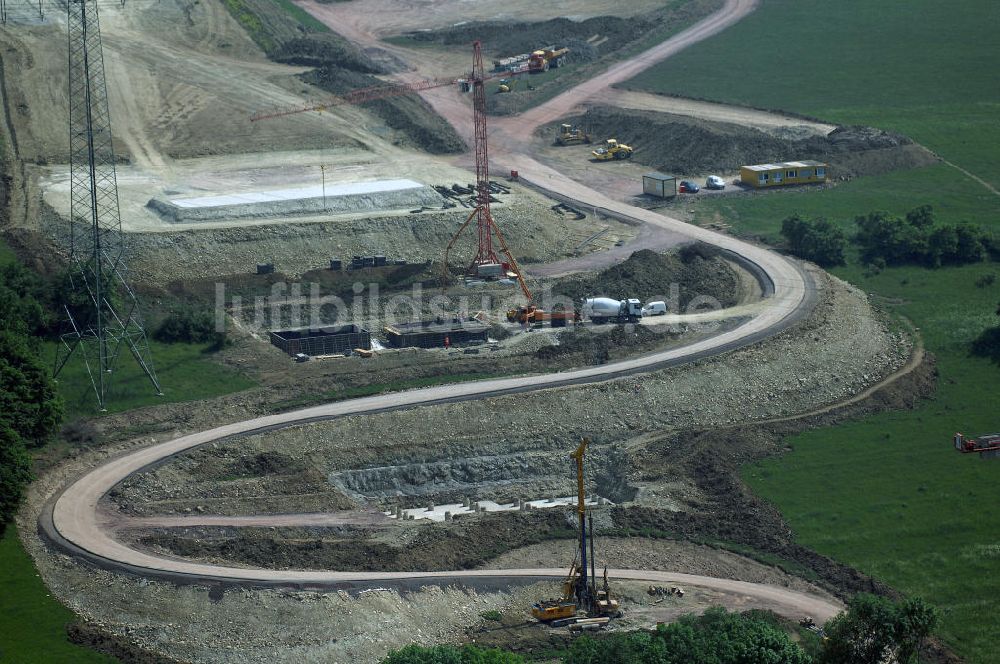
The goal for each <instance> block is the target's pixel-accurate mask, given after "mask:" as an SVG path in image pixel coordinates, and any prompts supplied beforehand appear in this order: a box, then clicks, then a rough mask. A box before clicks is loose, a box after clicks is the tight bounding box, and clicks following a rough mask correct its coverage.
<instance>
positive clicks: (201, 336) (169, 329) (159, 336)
mask: <svg viewBox="0 0 1000 664" xmlns="http://www.w3.org/2000/svg"><path fill="white" fill-rule="evenodd" d="M153 338H154V339H156V340H157V341H162V342H164V343H168V344H170V343H178V342H182V343H189V344H203V343H209V344H211V349H213V350H218V349H219V348H222V347H223V346H224V345H225V344H226V333H225V331H223V330H218V329H216V326H215V317H214V316H213V315H212V312H211V311H209V310H205V309H193V308H186V309H180V310H178V311H174V312H171V313H170V314H169V315H168V316H167V317H166V318H164V319H163V322H161V323H160V325H159V327H157V328H156V331H155V332H154V333H153Z"/></svg>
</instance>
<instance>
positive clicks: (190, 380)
mask: <svg viewBox="0 0 1000 664" xmlns="http://www.w3.org/2000/svg"><path fill="white" fill-rule="evenodd" d="M56 346H57V344H55V343H47V344H45V346H44V356H43V357H44V358H45V361H47V362H52V361H53V360H54V358H55V352H56ZM207 346H208V344H181V343H178V344H162V343H157V342H155V341H152V342H150V351H151V352H152V354H153V366H154V369H155V371H156V376H157V378H158V379H159V382H160V386H161V387H162V388H163V396H162V397H160V396H156V394H155V392H154V390H153V388H152V385H151V384H150V383H149V380H148V379H147V378H146V375H145V374H144V373H143V372H142V370H141V369H140V368H139V365H138V364H136V362H135V360H134V359H133V358H132V356H131V354H129V353H128V350H127V349H125V348H123V349H122V354H121V356H120V358H119V369H118V370H117V371H116V373H115V374H114V375H113V377H112V383H111V391H110V396H109V400H108V404H107V409H108V412H112V413H114V412H121V411H125V410H131V409H133V408H139V407H141V406H149V405H152V404H159V403H170V402H174V401H196V400H198V399H208V398H211V397H216V396H219V395H222V394H229V393H230V392H238V391H240V390H244V389H247V388H249V387H253V386H254V385H255V383H254V382H252V381H251V380H249V379H247V378H245V377H244V376H242V375H240V374H239V373H237V372H235V371H233V370H231V369H228V368H226V367H224V366H222V365H221V364H218V363H216V362H213V361H212V360H211V358H210V356H209V355H208V354H206V352H205V349H206V348H207ZM58 387H59V394H60V395H62V397H63V399H64V400H65V401H66V418H67V420H70V419H73V418H75V417H91V416H94V415H96V414H97V412H96V411H97V401H96V398H95V396H94V391H93V387H92V385H91V382H90V378H89V377H88V375H87V369H86V367H85V366H84V363H83V361H82V358H80V357H78V356H76V355H74V356H73V357H72V358H70V361H69V362H68V363H67V365H66V367H65V368H64V369H63V370H62V372H61V373H60V374H59V386H58Z"/></svg>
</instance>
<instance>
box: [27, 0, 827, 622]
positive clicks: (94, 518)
mask: <svg viewBox="0 0 1000 664" xmlns="http://www.w3.org/2000/svg"><path fill="white" fill-rule="evenodd" d="M352 4H354V3H352ZM755 4H756V3H755V2H751V1H750V0H732V1H731V2H729V3H727V5H726V7H725V9H724V10H723V11H721V12H719V13H718V14H717V15H715V16H713V17H710V18H709V19H706V20H705V21H703V22H702V23H700V24H698V25H696V26H694V27H693V28H691V29H690V30H688V31H685V32H684V33H681V34H680V35H678V36H677V37H675V38H674V39H671V40H668V41H667V42H665V43H664V44H661V45H659V46H657V47H655V48H653V49H651V51H650V52H648V53H647V54H646V55H644V56H641V57H640V58H638V59H636V60H633V61H630V62H629V63H625V66H619V67H615V68H612V69H613V71H612V70H609V73H608V74H607V75H605V76H603V77H601V79H600V81H601V82H600V83H599V84H596V83H594V82H590V84H589V85H588V84H584V88H583V89H582V90H580V92H579V93H577V94H576V95H574V94H573V93H572V91H570V92H569V93H566V94H564V95H561V96H560V97H557V98H556V99H554V100H553V102H551V103H550V104H548V105H546V106H545V107H541V108H540V109H536V111H534V112H533V114H532V119H531V122H534V123H536V124H535V125H534V126H537V124H538V123H541V122H545V121H547V120H546V119H545V118H547V117H557V116H558V115H559V114H560V113H561V112H564V111H562V110H560V109H564V108H570V107H572V105H574V104H576V103H578V101H579V100H580V99H586V98H589V97H590V96H592V95H593V94H595V93H596V92H598V91H599V90H601V89H603V88H605V87H606V86H608V85H611V84H612V83H613V82H616V81H618V80H623V79H624V78H627V77H629V76H631V75H633V74H634V73H636V72H638V71H640V70H641V68H642V67H644V66H648V65H649V64H652V63H654V62H658V61H660V60H662V59H663V58H666V57H668V56H669V55H670V54H672V53H675V52H677V51H678V50H680V49H681V48H683V47H685V46H687V45H689V44H691V43H694V42H696V41H698V40H699V39H703V38H705V37H707V36H710V35H712V34H715V32H718V31H719V30H721V29H723V28H724V27H726V26H727V25H730V24H731V23H733V22H735V21H736V20H738V19H739V18H740V17H742V16H743V15H745V14H746V13H747V12H748V11H750V10H752V9H753V7H754V6H755ZM313 7H316V6H314V5H309V6H308V8H310V9H312V8H313ZM522 126H523V124H522ZM505 156H506V158H508V159H511V160H513V161H514V162H515V163H516V164H517V165H518V167H520V168H524V166H521V164H525V165H526V166H527V167H528V169H530V171H531V177H532V178H538V179H539V180H544V182H545V186H546V187H547V188H550V189H552V190H553V191H556V192H558V193H559V195H561V196H564V197H568V198H571V199H573V200H576V201H578V202H582V203H585V204H587V205H595V206H596V205H601V206H611V208H613V209H614V211H615V212H616V213H618V214H621V215H624V216H629V217H630V218H631V219H633V220H634V221H636V222H639V223H644V224H649V225H653V226H658V227H660V228H663V229H667V230H669V231H672V232H677V233H681V234H684V235H688V236H692V237H695V238H697V239H703V240H705V241H707V242H711V243H713V244H716V245H718V246H720V247H723V248H725V249H729V250H731V251H734V252H735V253H737V254H740V255H742V256H743V257H744V258H745V259H746V260H748V261H750V262H752V263H754V264H756V265H757V266H758V267H759V268H760V270H761V271H762V272H763V273H764V275H766V276H765V279H766V280H769V281H770V282H771V284H773V294H772V295H771V297H770V298H769V299H768V305H769V306H768V307H767V308H766V310H764V311H763V312H762V313H761V315H759V316H757V317H755V318H753V319H752V320H750V321H749V322H747V323H746V324H744V325H742V326H740V327H738V328H736V329H734V330H731V331H729V332H726V333H723V334H720V335H717V336H715V337H712V338H708V339H703V340H700V341H698V342H695V343H693V344H689V345H687V346H684V347H681V348H674V349H670V350H667V351H662V352H659V353H655V354H652V355H650V356H647V357H642V358H633V359H629V360H623V361H621V362H616V363H613V364H607V365H603V366H597V367H588V368H585V369H576V370H572V371H566V372H562V373H558V374H547V375H539V376H531V377H528V378H524V377H519V378H505V379H497V380H488V381H479V382H474V383H462V384H455V385H444V386H438V387H431V388H426V389H421V390H413V391H409V392H401V393H391V394H383V395H377V396H373V397H367V398H362V399H353V400H349V401H342V402H337V403H332V404H325V405H322V406H317V407H314V408H308V409H304V410H300V411H294V412H289V413H282V414H279V415H272V416H268V417H262V418H256V419H252V420H247V421H243V422H237V423H234V424H230V425H226V426H222V427H218V428H216V429H212V430H209V431H202V432H199V433H195V434H191V435H187V436H182V437H180V438H176V439H174V440H170V441H167V442H164V443H160V444H156V445H152V446H150V447H147V448H144V449H140V450H138V451H135V452H131V453H129V454H126V455H124V456H121V457H118V458H116V459H113V460H111V461H110V462H108V463H106V464H104V465H102V466H100V467H98V468H95V469H93V470H91V471H90V472H89V473H87V474H85V475H84V476H83V477H81V478H79V479H78V480H77V481H75V482H73V483H72V484H71V485H70V486H68V487H67V488H66V489H65V490H64V491H63V492H62V493H61V494H60V495H59V496H57V498H56V499H55V501H54V502H53V504H51V505H50V507H51V510H46V512H45V514H43V516H42V519H41V526H42V528H43V530H44V531H45V532H46V534H47V536H48V537H49V538H50V539H51V540H53V541H55V542H56V543H58V544H60V545H61V546H62V547H63V548H64V549H66V550H69V551H71V552H73V553H75V554H77V555H80V556H82V557H84V558H87V559H89V560H91V561H94V562H96V563H97V564H100V565H103V566H106V567H109V568H112V569H119V570H128V571H131V572H134V573H138V574H141V575H148V576H157V577H161V578H166V579H172V580H189V581H205V580H217V581H225V582H233V583H245V584H249V585H269V584H317V585H326V586H329V585H336V584H367V583H392V582H395V583H405V582H408V581H414V580H419V581H426V582H446V581H449V580H451V581H465V582H475V580H476V579H480V580H485V579H489V578H493V579H497V578H506V579H511V578H515V577H519V578H525V577H527V578H562V577H563V576H564V574H565V571H564V570H562V569H507V570H460V571H446V572H436V573H430V572H381V573H362V572H334V571H300V570H293V571H280V570H272V569H254V568H242V567H227V566H222V565H212V564H207V563H198V562H192V561H185V560H177V559H173V558H166V557H161V556H157V555H153V554H150V553H147V552H143V551H138V550H136V549H133V548H130V547H129V546H127V545H125V544H123V543H122V542H119V541H117V540H116V539H115V538H114V537H113V535H112V534H111V533H110V532H109V530H108V527H107V526H108V524H107V523H106V517H104V516H102V514H101V512H100V510H99V507H98V504H99V502H100V500H101V498H102V497H103V496H104V495H105V494H106V493H107V492H108V491H110V490H111V489H112V488H113V487H114V486H115V485H117V484H118V483H119V482H120V481H122V480H123V479H124V478H126V477H128V476H129V475H131V474H133V473H136V472H140V471H142V470H144V469H146V468H149V467H150V466H152V465H155V464H157V463H161V462H162V461H164V460H165V459H168V458H169V457H171V456H173V455H175V454H178V453H180V452H183V451H185V450H189V449H192V448H194V447H197V446H200V445H203V444H205V443H208V442H211V441H215V440H219V439H222V438H228V437H232V436H240V435H246V434H249V433H253V432H263V431H269V430H274V429H277V428H281V427H287V426H293V425H296V424H302V423H307V422H314V421H318V420H325V419H332V418H337V417H344V416H347V415H358V414H364V413H376V412H384V411H387V410H396V409H400V408H415V407H419V406H422V405H429V404H439V403H448V402H454V401H466V400H473V399H486V398H489V397H491V396H497V395H503V394H509V393H513V392H523V391H531V390H542V389H552V388H557V387H564V386H571V385H576V384H582V383H589V382H599V381H605V380H609V379H613V378H616V377H620V376H625V375H630V374H638V373H644V372H649V371H653V370H656V369H661V368H663V367H666V366H673V365H676V364H680V363H686V362H690V361H692V360H694V359H697V358H700V357H705V356H708V355H714V354H717V353H720V352H725V351H727V350H731V349H733V348H736V347H740V346H744V345H747V344H751V343H754V342H756V341H758V340H760V339H762V338H766V337H769V336H772V335H773V334H776V333H777V332H779V331H781V330H783V329H786V328H787V327H789V326H790V325H792V324H794V323H795V322H797V321H798V320H800V319H801V318H802V317H803V316H804V315H805V314H806V313H807V312H808V311H809V310H810V309H811V305H812V296H813V292H812V288H811V284H810V282H809V281H808V278H807V277H806V276H805V275H804V273H803V272H801V271H800V269H799V268H798V267H797V266H795V265H794V264H792V263H791V262H790V261H788V260H787V259H785V258H784V257H781V256H779V255H777V254H774V253H772V252H770V251H768V250H766V249H763V248H761V247H757V246H754V245H750V244H748V243H744V242H741V241H738V240H735V239H733V238H729V237H726V236H722V235H719V234H716V233H712V232H710V231H706V230H703V229H696V228H692V227H689V226H687V225H686V224H684V223H683V222H680V221H678V220H674V219H669V218H667V217H662V216H660V215H657V214H655V213H652V212H649V211H645V210H640V209H637V208H632V207H630V206H626V205H624V204H621V203H619V202H617V201H612V200H611V199H609V198H607V197H605V196H603V195H601V194H599V193H598V192H593V191H591V190H588V189H587V188H586V187H583V186H582V185H579V184H578V183H575V182H571V181H569V180H568V178H565V177H564V176H562V175H561V174H559V173H557V172H555V171H551V169H549V171H548V173H546V171H545V170H544V167H542V166H541V165H540V164H539V165H532V163H531V162H533V160H531V159H530V158H528V157H524V156H523V155H520V154H517V153H516V152H514V151H512V150H511V151H508V152H507V153H506V154H505ZM535 163H537V162H535ZM545 175H547V176H548V178H547V179H545V178H544V177H543V176H545ZM608 573H609V576H611V577H613V578H616V579H631V580H640V581H646V582H654V583H660V584H671V583H681V584H686V585H689V586H700V587H705V588H714V589H719V590H725V591H728V592H736V593H739V594H743V595H745V596H747V597H749V598H753V599H755V600H758V601H760V602H761V603H766V604H768V605H769V606H772V607H776V608H777V610H779V611H780V612H781V613H783V614H785V615H788V616H792V617H795V616H801V615H803V614H808V615H813V616H815V617H817V618H819V619H821V620H826V619H828V618H830V617H832V616H833V615H834V614H836V613H837V612H838V611H839V610H840V608H841V607H839V606H838V605H836V604H834V603H832V602H830V601H828V600H826V599H822V598H818V597H815V596H813V595H809V594H806V593H802V592H797V591H792V590H789V589H787V588H781V587H774V586H768V585H762V584H750V583H744V582H739V581H732V580H727V579H716V578H711V577H704V576H690V575H683V574H672V573H667V572H656V571H646V570H621V569H619V570H609V572H608Z"/></svg>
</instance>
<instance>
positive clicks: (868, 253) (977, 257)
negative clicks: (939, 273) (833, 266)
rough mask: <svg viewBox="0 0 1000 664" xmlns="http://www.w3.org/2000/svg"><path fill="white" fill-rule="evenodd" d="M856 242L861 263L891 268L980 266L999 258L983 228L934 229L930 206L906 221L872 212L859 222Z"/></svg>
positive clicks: (914, 211)
mask: <svg viewBox="0 0 1000 664" xmlns="http://www.w3.org/2000/svg"><path fill="white" fill-rule="evenodd" d="M855 224H856V225H857V227H858V231H857V234H856V235H855V236H854V242H855V243H857V244H858V246H859V247H860V249H861V260H862V261H863V262H864V263H865V264H872V263H874V262H875V261H876V260H878V259H881V260H883V261H885V263H886V264H887V265H905V264H919V265H927V266H928V267H940V266H942V265H965V264H968V263H978V262H980V261H982V260H983V259H984V258H986V257H987V254H989V255H990V256H991V257H992V256H993V255H994V254H995V242H994V240H992V239H991V238H990V237H989V236H987V234H986V232H985V231H983V229H981V228H980V227H979V226H975V225H973V224H966V223H963V224H958V225H956V226H938V227H934V215H933V211H932V210H931V207H930V206H929V205H923V206H920V207H918V208H914V209H913V210H910V212H908V213H907V215H906V218H905V219H900V218H899V217H892V216H890V215H889V214H888V213H887V212H872V213H870V214H868V215H866V216H863V217H858V218H856V219H855Z"/></svg>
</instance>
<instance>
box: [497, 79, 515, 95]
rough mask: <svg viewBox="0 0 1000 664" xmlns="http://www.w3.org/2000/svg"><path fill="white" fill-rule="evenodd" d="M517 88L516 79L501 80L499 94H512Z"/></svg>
mask: <svg viewBox="0 0 1000 664" xmlns="http://www.w3.org/2000/svg"><path fill="white" fill-rule="evenodd" d="M516 86H517V79H516V78H501V79H500V85H499V86H497V92H498V93H501V92H510V91H511V90H513V89H514V88H515V87H516Z"/></svg>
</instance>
